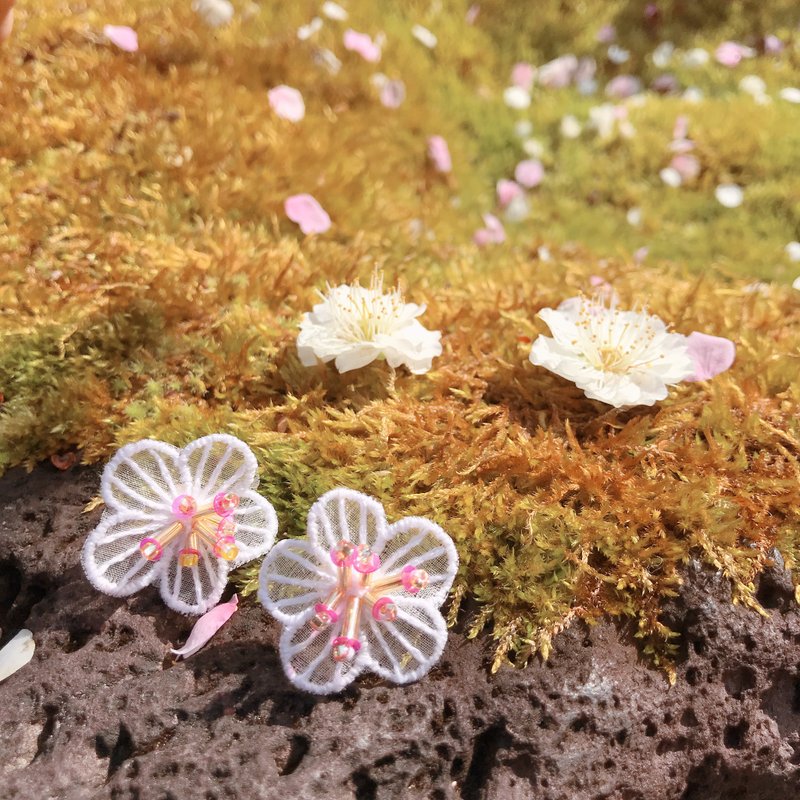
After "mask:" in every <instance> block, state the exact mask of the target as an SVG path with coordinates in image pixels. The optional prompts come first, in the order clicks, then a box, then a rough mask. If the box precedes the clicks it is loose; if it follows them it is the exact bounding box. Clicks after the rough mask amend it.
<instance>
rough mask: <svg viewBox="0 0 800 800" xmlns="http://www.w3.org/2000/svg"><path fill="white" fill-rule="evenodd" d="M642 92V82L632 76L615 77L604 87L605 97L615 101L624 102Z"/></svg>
mask: <svg viewBox="0 0 800 800" xmlns="http://www.w3.org/2000/svg"><path fill="white" fill-rule="evenodd" d="M641 90H642V82H641V81H640V80H639V79H638V78H635V77H634V76H633V75H617V77H616V78H612V79H611V80H610V81H609V82H608V84H607V85H606V96H608V97H613V98H615V99H617V100H624V99H625V98H626V97H632V96H633V95H635V94H638V93H639V92H641Z"/></svg>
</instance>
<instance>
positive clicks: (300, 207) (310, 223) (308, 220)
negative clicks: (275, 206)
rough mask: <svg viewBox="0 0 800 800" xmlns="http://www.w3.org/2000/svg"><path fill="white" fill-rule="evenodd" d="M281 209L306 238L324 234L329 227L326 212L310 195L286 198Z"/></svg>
mask: <svg viewBox="0 0 800 800" xmlns="http://www.w3.org/2000/svg"><path fill="white" fill-rule="evenodd" d="M283 207H284V210H285V211H286V216H287V217H289V219H290V220H291V221H292V222H296V223H297V224H298V225H299V226H300V230H301V231H302V232H303V233H304V234H306V236H309V235H311V234H314V233H325V231H327V230H328V229H329V228H330V227H331V218H330V217H329V216H328V212H327V211H325V209H324V208H323V207H322V206H321V205H320V204H319V203H318V202H317V201H316V200H315V199H314V198H313V197H312V196H311V195H310V194H295V195H292V196H291V197H287V198H286V201H285V202H284V204H283Z"/></svg>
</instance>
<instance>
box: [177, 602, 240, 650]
mask: <svg viewBox="0 0 800 800" xmlns="http://www.w3.org/2000/svg"><path fill="white" fill-rule="evenodd" d="M238 607H239V598H238V596H237V595H234V596H233V598H232V599H231V600H230V601H229V602H227V603H220V604H219V605H218V606H214V608H212V609H211V611H207V612H206V613H205V614H203V616H202V617H200V619H198V620H197V622H195V624H194V628H192V632H191V633H190V634H189V638H188V639H187V640H186V644H185V645H184V646H183V647H181V648H180V650H172V652H173V653H174V654H175V655H176V656H180V657H181V658H186V657H187V656H192V655H194V654H195V653H196V652H197V651H198V650H199V649H200V648H201V647H204V646H205V645H206V644H207V643H208V641H209V639H211V637H212V636H213V635H214V634H215V633H216V632H217V631H218V630H219V629H220V628H221V627H222V626H223V625H224V624H225V623H226V622H227V621H228V620H229V619H230V618H231V617H232V616H233V615H234V614H235V613H236V609H237V608H238Z"/></svg>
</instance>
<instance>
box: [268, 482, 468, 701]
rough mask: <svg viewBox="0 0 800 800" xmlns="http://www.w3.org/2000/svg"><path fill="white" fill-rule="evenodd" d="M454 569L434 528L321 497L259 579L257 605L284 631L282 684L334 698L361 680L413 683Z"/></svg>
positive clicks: (431, 651) (437, 639) (353, 501)
mask: <svg viewBox="0 0 800 800" xmlns="http://www.w3.org/2000/svg"><path fill="white" fill-rule="evenodd" d="M457 568H458V554H457V553H456V549H455V547H454V546H453V542H452V540H451V539H450V537H449V536H448V535H447V534H446V533H445V532H444V531H443V530H442V529H441V528H440V527H439V526H438V525H436V524H435V523H434V522H431V521H430V520H428V519H424V518H423V517H406V518H404V519H401V520H399V521H398V522H395V523H393V524H391V525H389V524H388V523H387V521H386V515H385V514H384V511H383V506H381V504H380V503H379V502H378V501H377V500H375V499H374V498H372V497H369V496H367V495H364V494H361V493H360V492H355V491H352V490H350V489H334V490H333V491H331V492H328V493H327V494H325V495H323V496H322V497H320V499H319V500H317V502H316V503H315V504H314V505H313V507H312V508H311V510H310V511H309V513H308V536H307V538H305V539H286V540H284V541H282V542H280V543H279V544H277V545H276V546H275V547H274V548H273V550H272V552H271V553H270V554H269V555H268V556H267V558H265V559H264V563H263V564H262V566H261V573H260V575H259V589H258V598H259V600H260V601H261V602H262V603H263V605H264V607H265V608H266V609H267V611H269V613H270V614H272V616H273V617H275V619H277V620H278V622H280V623H282V624H283V625H284V626H285V627H284V629H283V633H282V635H281V639H280V645H279V649H280V656H281V662H282V663H283V668H284V671H285V672H286V676H287V677H288V678H289V680H290V681H291V682H292V683H293V684H294V685H295V686H297V687H299V688H301V689H304V690H306V691H309V692H313V693H314V694H332V693H334V692H339V691H341V690H342V689H344V687H345V686H347V685H348V684H349V683H351V682H352V681H353V680H354V679H355V678H356V677H357V676H358V675H359V673H361V672H363V671H370V672H374V673H376V674H377V675H380V676H381V677H382V678H385V679H386V680H389V681H392V682H394V683H401V684H402V683H409V682H411V681H415V680H417V679H418V678H421V677H422V676H423V675H425V674H426V673H427V672H428V671H429V670H430V669H431V667H432V666H433V665H434V664H435V663H436V662H437V661H438V660H439V657H440V656H441V654H442V651H443V650H444V646H445V643H446V641H447V625H446V624H445V621H444V618H443V617H442V614H441V612H440V611H439V606H441V605H442V603H443V602H444V601H445V599H446V598H447V593H448V591H449V590H450V585H451V584H452V582H453V578H454V577H455V574H456V570H457Z"/></svg>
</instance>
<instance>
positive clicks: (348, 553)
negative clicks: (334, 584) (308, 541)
mask: <svg viewBox="0 0 800 800" xmlns="http://www.w3.org/2000/svg"><path fill="white" fill-rule="evenodd" d="M355 551H356V547H355V545H354V544H352V542H348V541H347V540H345V539H342V541H341V542H339V544H337V545H336V547H332V548H331V561H333V563H334V564H336V566H337V567H343V566H344V565H345V564H350V563H352V560H353V557H354V555H355Z"/></svg>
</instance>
